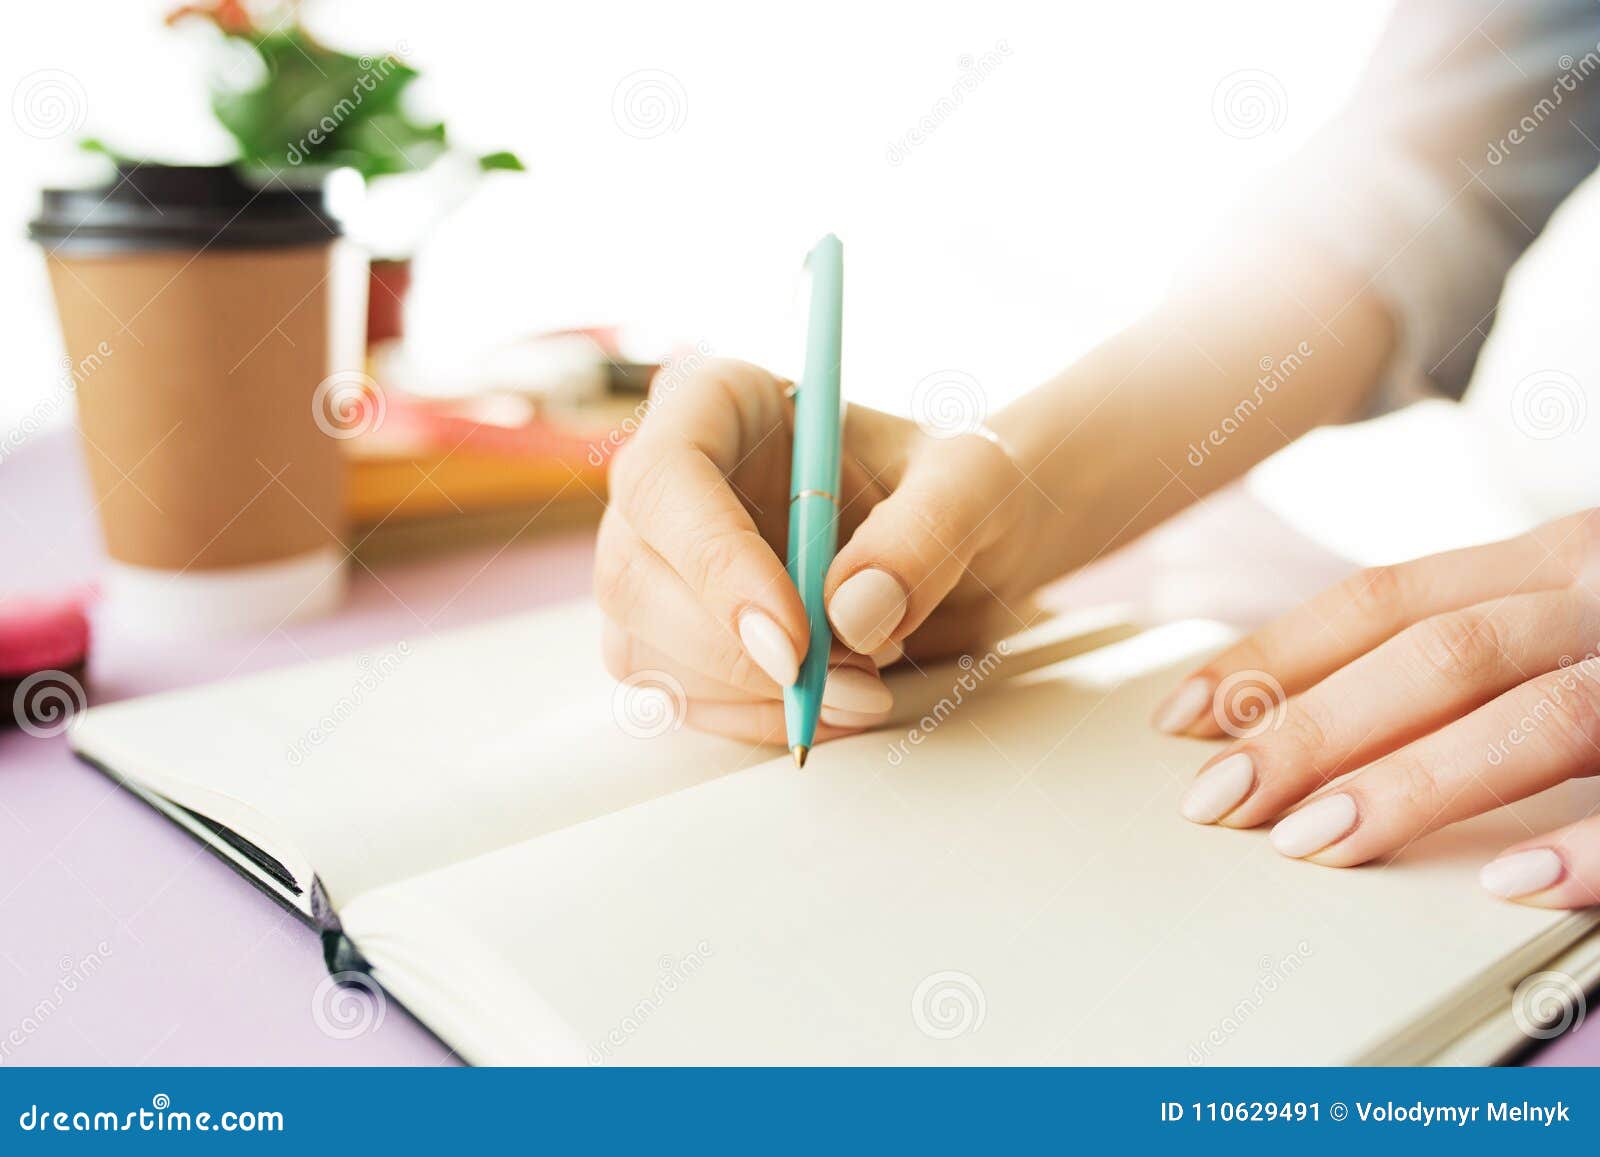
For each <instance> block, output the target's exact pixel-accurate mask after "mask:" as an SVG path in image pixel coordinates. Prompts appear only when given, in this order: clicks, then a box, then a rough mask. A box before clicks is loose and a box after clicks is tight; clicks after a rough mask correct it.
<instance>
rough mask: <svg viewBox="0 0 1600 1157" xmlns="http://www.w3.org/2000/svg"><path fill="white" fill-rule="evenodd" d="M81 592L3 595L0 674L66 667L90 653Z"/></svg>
mask: <svg viewBox="0 0 1600 1157" xmlns="http://www.w3.org/2000/svg"><path fill="white" fill-rule="evenodd" d="M84 601H85V600H84V598H83V596H82V595H78V594H72V595H57V596H55V597H51V598H47V597H41V596H39V595H23V596H19V597H13V598H3V597H0V678H19V677H21V676H24V675H31V674H33V673H34V672H36V671H45V670H49V669H50V668H57V669H62V670H64V669H66V668H68V667H75V666H77V665H78V664H79V663H82V662H83V661H84V659H85V658H86V657H87V656H88V654H89V617H88V615H86V614H85V613H84Z"/></svg>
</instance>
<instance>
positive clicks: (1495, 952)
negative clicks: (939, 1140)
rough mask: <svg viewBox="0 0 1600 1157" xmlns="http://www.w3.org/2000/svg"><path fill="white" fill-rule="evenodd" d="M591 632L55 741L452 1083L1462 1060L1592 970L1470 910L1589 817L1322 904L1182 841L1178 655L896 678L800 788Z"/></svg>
mask: <svg viewBox="0 0 1600 1157" xmlns="http://www.w3.org/2000/svg"><path fill="white" fill-rule="evenodd" d="M1085 632H1087V633H1085ZM597 633H598V617H597V615H596V613H595V612H594V611H593V609H592V608H588V607H567V608H560V609H557V610H554V611H550V612H543V613H538V614H532V615H527V616H521V617H516V618H511V619H506V620H502V621H498V622H493V623H489V624H486V625H483V626H480V627H476V628H472V629H468V630H464V631H459V632H456V633H452V634H449V635H442V636H439V637H437V638H430V639H426V640H419V641H414V642H411V643H409V644H396V645H395V646H393V647H388V648H374V649H372V650H370V651H368V652H366V653H364V654H361V655H355V656H350V657H348V658H345V659H338V660H332V661H326V662H319V663H315V664H311V665H308V666H304V667H297V668H289V669H283V670H279V671H273V672H269V673H267V674H263V675H259V676H254V677H251V678H246V679H241V680H238V681H234V682H229V683H223V684H216V685H212V686H208V687H202V688H199V689H196V690H190V691H181V692H176V693H170V694H165V695H159V696H153V697H150V698H146V699H141V700H132V701H128V702H123V703H118V704H113V705H110V706H105V707H97V708H94V709H92V710H90V711H89V712H87V713H86V714H85V715H83V716H81V717H80V718H79V719H78V720H77V722H76V725H75V727H74V730H73V732H72V743H73V746H74V748H75V749H76V750H77V751H78V752H79V754H80V755H82V756H83V757H84V758H86V759H88V760H89V761H91V762H93V763H94V764H96V765H98V766H99V767H101V768H102V769H104V770H106V771H108V772H109V773H111V774H112V775H114V776H116V777H117V778H118V779H119V780H120V781H122V782H123V783H124V785H125V786H127V787H128V788H130V789H131V790H133V791H136V792H138V793H139V794H140V795H142V796H143V797H145V798H146V799H148V800H149V801H150V802H151V803H152V804H154V805H155V806H157V807H159V808H161V809H162V810H164V811H165V812H167V813H168V814H169V815H171V816H172V817H173V818H174V819H175V820H177V821H178V822H180V823H182V824H184V825H185V826H186V827H188V828H189V829H190V830H191V831H192V832H193V833H194V834H195V835H196V836H197V837H198V838H200V839H202V840H204V841H206V842H207V843H208V844H210V845H211V846H212V847H213V848H214V849H215V850H216V851H218V852H219V854H222V855H224V856H226V857H228V858H229V859H230V860H231V861H232V862H233V863H234V864H235V865H236V866H237V867H238V868H239V869H240V870H241V871H242V872H244V873H246V874H247V875H248V876H249V877H250V878H251V879H252V880H253V881H254V882H255V883H257V884H258V886H260V887H262V888H264V889H266V890H267V891H269V892H270V893H271V894H273V895H275V896H276V897H278V898H279V899H280V900H281V901H282V902H283V903H285V904H287V905H290V906H291V907H293V908H295V909H297V910H298V911H299V912H301V913H302V914H303V915H304V916H306V917H307V919H308V920H311V921H313V922H314V923H315V924H316V925H317V926H318V927H320V928H321V929H322V930H323V932H324V938H325V942H326V943H327V944H328V946H329V948H330V952H329V955H330V961H331V963H332V965H333V966H334V967H335V968H336V969H345V968H352V967H358V968H363V969H367V970H370V972H371V974H372V976H373V977H375V978H376V979H377V980H378V981H379V982H380V983H381V984H382V985H383V986H384V987H385V988H386V990H387V991H388V992H389V993H390V994H391V996H392V997H394V998H395V999H397V1000H399V1001H400V1002H402V1003H403V1004H404V1005H405V1006H406V1007H407V1008H408V1009H410V1010H411V1011H412V1012H413V1013H414V1014H415V1015H416V1016H418V1017H419V1018H420V1019H421V1020H422V1021H423V1022H425V1023H426V1024H427V1025H428V1026H429V1027H430V1028H431V1029H432V1030H433V1031H434V1032H436V1033H437V1034H438V1035H439V1036H440V1037H441V1038H442V1039H443V1040H444V1041H445V1042H447V1043H448V1044H449V1045H450V1046H452V1047H453V1048H454V1049H455V1050H456V1051H457V1052H458V1053H459V1054H460V1055H461V1056H463V1057H465V1058H467V1059H468V1060H471V1061H475V1062H480V1063H515V1062H570V1063H575V1064H584V1063H595V1062H600V1063H612V1064H640V1063H644V1064H654V1063H679V1062H684V1063H714V1062H730V1063H743V1062H755V1063H835V1062H836V1063H847V1064H848V1063H880V1062H881V1063H910V1064H924V1063H926V1064H979V1063H1056V1062H1066V1063H1151V1064H1186V1063H1187V1064H1193V1063H1206V1064H1252V1063H1256V1064H1259V1063H1266V1064H1279V1063H1283V1064H1299V1063H1341V1062H1348V1061H1409V1062H1421V1061H1429V1060H1440V1059H1452V1060H1489V1059H1496V1058H1499V1057H1503V1056H1505V1055H1507V1054H1508V1053H1510V1052H1511V1051H1513V1050H1514V1049H1515V1048H1516V1047H1517V1046H1518V1044H1519V1043H1520V1044H1526V1043H1527V1038H1526V1037H1525V1036H1523V1035H1522V1034H1521V1033H1520V1032H1519V1031H1518V1029H1517V1019H1516V1018H1515V1017H1513V1016H1512V1015H1511V1009H1510V1003H1511V993H1512V991H1513V989H1514V988H1515V987H1516V986H1517V984H1518V983H1519V982H1520V981H1522V980H1523V979H1524V978H1525V977H1527V976H1529V975H1530V974H1533V973H1536V972H1539V971H1540V970H1543V969H1549V968H1552V967H1557V966H1559V967H1560V968H1562V969H1563V970H1564V971H1565V972H1566V973H1568V974H1570V975H1572V976H1573V977H1575V978H1577V979H1578V981H1579V982H1580V983H1581V982H1582V981H1583V980H1584V978H1586V977H1587V976H1588V971H1587V970H1590V969H1592V968H1593V967H1594V966H1595V964H1596V961H1597V960H1600V953H1597V952H1596V950H1595V948H1594V942H1595V941H1596V940H1597V939H1600V937H1588V938H1587V939H1585V938H1584V934H1585V933H1587V932H1588V931H1589V930H1590V929H1591V928H1593V927H1594V925H1595V923H1596V920H1597V917H1596V916H1594V915H1592V914H1579V915H1572V914H1565V913H1559V912H1544V911H1537V910H1533V909H1528V908H1521V907H1517V906H1514V905H1510V904H1505V903H1500V902H1497V901H1494V900H1492V899H1490V898H1489V897H1487V896H1485V895H1484V893H1483V892H1482V891H1481V890H1480V889H1479V888H1478V886H1477V884H1476V882H1475V874H1476V871H1477V868H1478V866H1479V865H1480V864H1482V863H1483V862H1485V861H1486V860H1488V859H1490V858H1492V856H1493V855H1494V853H1495V852H1496V851H1498V850H1499V849H1500V848H1502V847H1504V846H1505V845H1506V844H1508V843H1511V842H1512V841H1514V840H1516V839H1519V838H1522V837H1524V836H1526V835H1527V834H1528V832H1529V831H1530V830H1532V831H1542V830H1545V829H1547V828H1549V827H1552V826H1555V825H1556V824H1557V823H1559V822H1562V821H1564V820H1566V819H1569V818H1572V817H1574V816H1576V815H1578V814H1582V813H1584V812H1587V811H1588V810H1589V809H1590V808H1591V807H1593V806H1594V805H1595V804H1596V802H1597V801H1600V783H1596V782H1594V781H1590V782H1588V783H1572V784H1568V785H1566V786H1564V787H1561V788H1558V789H1555V790H1553V791H1550V792H1547V793H1545V794H1544V795H1542V796H1540V797H1538V798H1536V799H1534V800H1530V801H1527V802H1525V803H1521V804H1518V805H1516V806H1514V807H1512V808H1509V809H1506V810H1505V811H1503V812H1501V813H1499V814H1497V815H1493V816H1489V817H1484V818H1482V819H1480V820H1477V821H1475V822H1473V823H1470V824H1465V825H1460V826H1458V827H1456V828H1453V829H1449V830H1447V831H1445V832H1442V833H1439V834H1436V835H1434V836H1432V837H1430V838H1428V839H1425V840H1422V841H1420V842H1419V843H1417V844H1416V845H1414V846H1413V847H1412V848H1411V849H1409V850H1408V851H1407V852H1406V853H1405V855H1403V856H1402V857H1400V859H1398V860H1397V861H1396V862H1394V863H1392V864H1388V865H1385V866H1373V867H1368V868H1364V869H1360V870H1355V871H1332V870H1329V869H1324V868H1319V867H1316V866H1313V865H1308V864H1303V863H1297V862H1291V861H1288V860H1285V859H1283V858H1282V857H1280V856H1278V855H1277V854H1276V853H1275V852H1273V851H1272V850H1271V848H1270V847H1269V846H1268V844H1267V842H1266V839H1265V837H1264V834H1263V833H1261V832H1244V833H1241V832H1230V831H1223V830H1219V829H1211V828H1200V827H1196V826H1193V825H1191V824H1188V823H1186V822H1184V821H1183V820H1182V819H1180V818H1179V816H1178V814H1177V808H1176V804H1177V799H1178V797H1179V795H1180V794H1181V791H1182V789H1183V787H1184V785H1185V784H1186V783H1187V781H1188V779H1189V776H1190V775H1191V774H1192V772H1193V771H1194V769H1195V768H1196V767H1197V766H1198V765H1199V763H1200V762H1201V760H1202V759H1203V758H1204V756H1205V755H1206V753H1207V751H1208V750H1209V748H1208V745H1207V744H1204V743H1200V742H1196V741H1192V740H1184V739H1173V738H1168V737H1164V736H1160V735H1157V734H1155V733H1153V732H1152V731H1151V730H1150V729H1149V727H1148V726H1147V725H1146V719H1147V718H1148V716H1149V714H1150V710H1151V708H1152V706H1153V704H1154V703H1155V702H1156V701H1157V700H1158V698H1159V697H1160V696H1161V695H1162V694H1164V693H1165V691H1166V690H1167V689H1168V688H1169V687H1170V685H1171V683H1172V681H1173V679H1174V678H1175V676H1176V675H1177V674H1178V673H1179V672H1180V671H1182V670H1183V669H1185V668H1186V667H1187V666H1188V665H1191V664H1192V663H1193V662H1194V661H1195V660H1196V657H1197V656H1199V655H1202V654H1203V653H1205V652H1207V651H1210V650H1212V649H1214V648H1216V647H1217V646H1219V645H1220V644H1221V643H1222V642H1223V641H1224V640H1225V638H1226V632H1225V631H1224V630H1223V629H1222V628H1220V627H1216V626H1214V625H1207V624H1180V625H1176V626H1170V627H1163V628H1159V629H1156V630H1153V631H1150V632H1147V633H1144V634H1139V635H1132V632H1131V631H1129V630H1126V629H1123V630H1118V629H1116V628H1114V627H1112V626H1110V625H1109V621H1108V620H1105V619H1104V618H1102V619H1101V620H1099V621H1098V622H1096V621H1095V620H1094V618H1093V616H1087V617H1085V618H1083V619H1081V620H1075V621H1059V622H1057V623H1055V624H1052V625H1047V626H1046V627H1045V628H1041V629H1038V630H1035V631H1033V632H1030V633H1029V634H1028V635H1026V636H1021V637H1019V638H1017V639H1016V640H1014V641H1012V643H1011V644H1010V645H1009V646H1008V647H1007V648H1006V651H1007V652H1008V653H1002V652H1001V651H1000V650H998V649H997V650H996V651H995V652H992V653H990V654H989V655H985V656H974V657H972V659H971V660H970V661H969V663H967V664H965V665H951V666H948V667H940V668H930V669H928V670H927V671H926V672H923V673H917V672H909V673H907V674H905V675H903V676H899V677H897V680H896V682H895V690H896V698H897V711H896V716H897V718H898V719H899V720H900V722H898V723H896V724H894V725H892V726H890V727H887V728H885V729H883V730H880V731H877V732H874V733H871V734H866V735H861V736H858V737H854V738H851V739H847V740H844V741H841V742H837V743H832V744H828V745H827V746H826V747H824V748H822V749H819V750H818V751H817V752H815V753H814V754H813V757H812V759H811V761H810V763H809V764H808V766H807V767H806V769H805V770H804V771H803V772H802V771H797V770H796V769H795V767H794V766H793V764H792V763H791V762H790V760H789V758H788V756H787V755H786V754H783V753H781V752H780V751H778V750H777V749H775V748H761V749H754V750H752V749H751V748H749V747H748V746H746V745H743V744H738V743H734V742H731V741H725V740H719V739H715V738H710V737H707V736H702V735H698V734H696V733H694V732H692V731H689V730H687V729H675V728H674V727H673V726H672V724H673V722H674V716H673V714H672V711H671V707H672V703H671V698H670V693H669V694H668V695H666V697H664V698H658V697H657V695H658V692H654V691H652V690H650V689H649V688H648V687H646V686H644V685H641V686H638V687H622V688H618V687H617V686H616V685H615V684H613V682H612V681H611V680H610V679H609V678H608V677H607V676H606V675H605V673H604V672H603V671H602V670H601V668H600V665H599V662H598V659H597V658H596V652H597V649H598V648H597V645H596V641H595V640H596V638H597ZM1130 636H1132V637H1130ZM662 709H665V710H664V711H663V710H662ZM913 726H914V727H915V730H914V731H908V727H913Z"/></svg>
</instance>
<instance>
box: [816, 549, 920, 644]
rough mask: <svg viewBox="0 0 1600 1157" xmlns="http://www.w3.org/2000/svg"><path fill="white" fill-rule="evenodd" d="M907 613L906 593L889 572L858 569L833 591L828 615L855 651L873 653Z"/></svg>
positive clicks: (843, 638)
mask: <svg viewBox="0 0 1600 1157" xmlns="http://www.w3.org/2000/svg"><path fill="white" fill-rule="evenodd" d="M905 614H906V592H905V588H904V587H902V586H901V585H900V583H899V581H898V580H897V579H896V578H895V577H894V576H893V575H891V574H889V573H888V572H887V571H881V570H878V569H877V568H875V567H873V568H869V569H867V570H862V571H857V572H856V573H855V574H853V575H851V576H850V577H849V578H847V579H845V580H844V583H843V585H841V586H840V587H839V589H838V590H836V591H834V592H833V599H832V601H831V602H829V603H828V617H829V618H830V619H832V620H833V626H834V629H835V630H836V631H838V632H839V638H840V639H841V640H842V641H843V642H844V645H845V646H847V647H849V648H850V649H851V650H852V651H860V652H861V653H862V654H864V655H868V654H871V653H872V652H873V651H876V650H877V649H878V648H879V647H881V646H883V644H884V643H885V642H887V641H888V638H889V636H890V635H892V634H894V629H895V628H896V627H898V626H899V625H900V620H901V619H903V618H905Z"/></svg>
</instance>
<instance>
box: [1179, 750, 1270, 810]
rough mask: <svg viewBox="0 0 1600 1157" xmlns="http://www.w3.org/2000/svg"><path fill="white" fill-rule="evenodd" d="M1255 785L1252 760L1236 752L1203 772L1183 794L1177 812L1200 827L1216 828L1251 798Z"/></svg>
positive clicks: (1240, 752)
mask: <svg viewBox="0 0 1600 1157" xmlns="http://www.w3.org/2000/svg"><path fill="white" fill-rule="evenodd" d="M1255 781H1256V770H1255V767H1254V766H1253V765H1252V764H1251V763H1250V757H1249V756H1248V755H1246V754H1245V753H1244V752H1242V751H1236V752H1234V754H1232V755H1230V756H1228V758H1227V759H1222V760H1218V761H1217V762H1216V763H1214V764H1212V765H1211V766H1210V767H1208V768H1206V769H1205V770H1204V771H1202V772H1201V773H1200V774H1199V775H1198V776H1197V777H1195V781H1194V782H1193V783H1192V784H1190V785H1189V790H1188V791H1186V792H1184V794H1183V802H1182V803H1180V804H1179V805H1178V811H1179V812H1180V813H1182V815H1183V818H1184V819H1186V820H1190V821H1192V822H1194V823H1197V824H1214V823H1216V822H1217V821H1218V820H1220V819H1221V818H1222V817H1223V816H1225V815H1227V814H1228V813H1229V812H1231V811H1232V810H1233V809H1234V808H1236V807H1238V806H1239V802H1240V801H1241V800H1243V799H1244V797H1245V796H1247V795H1249V794H1250V788H1251V786H1252V785H1253V784H1254V783H1255Z"/></svg>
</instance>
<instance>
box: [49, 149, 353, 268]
mask: <svg viewBox="0 0 1600 1157" xmlns="http://www.w3.org/2000/svg"><path fill="white" fill-rule="evenodd" d="M338 235H339V226H338V223H337V222H335V221H334V220H333V219H332V218H331V217H329V216H328V213H327V209H326V207H325V206H324V204H323V199H322V192H321V190H320V189H295V190H290V189H289V188H287V187H285V186H283V185H281V184H279V185H273V186H268V187H265V188H257V187H252V186H250V185H248V184H246V183H245V182H244V181H242V180H240V179H239V177H238V175H237V174H236V173H235V172H234V171H233V169H232V168H230V167H228V166H225V165H143V164H119V165H118V166H117V180H116V181H115V182H114V183H112V184H108V185H101V186H99V187H98V188H90V189H46V190H45V191H44V195H43V198H42V204H41V206H40V210H39V215H38V216H37V217H36V218H34V219H33V220H32V221H30V222H29V223H28V236H29V237H30V238H32V239H33V240H35V241H37V242H39V243H40V244H41V245H43V246H44V247H45V248H47V249H49V250H50V251H51V252H53V253H55V252H60V253H73V254H86V253H108V252H111V253H126V252H131V251H140V250H150V249H203V248H216V247H224V248H266V247H276V246H287V245H309V244H315V243H316V242H319V241H323V242H326V241H332V240H333V239H334V238H335V237H337V236H338Z"/></svg>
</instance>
